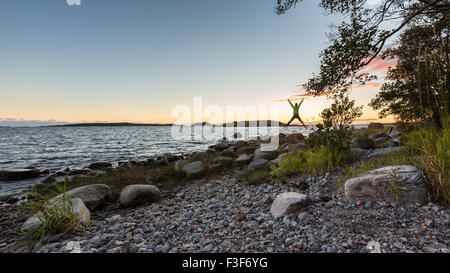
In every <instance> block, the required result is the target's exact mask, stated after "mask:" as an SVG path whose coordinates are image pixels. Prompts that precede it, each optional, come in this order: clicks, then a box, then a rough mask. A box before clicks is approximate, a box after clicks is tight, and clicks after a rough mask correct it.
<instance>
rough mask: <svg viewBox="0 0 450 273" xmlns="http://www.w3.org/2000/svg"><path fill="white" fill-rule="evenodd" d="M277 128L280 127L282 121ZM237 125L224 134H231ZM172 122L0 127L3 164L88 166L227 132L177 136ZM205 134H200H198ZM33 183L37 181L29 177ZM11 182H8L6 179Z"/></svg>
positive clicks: (1, 189)
mask: <svg viewBox="0 0 450 273" xmlns="http://www.w3.org/2000/svg"><path fill="white" fill-rule="evenodd" d="M277 128H278V127H277ZM236 129H237V130H238V131H239V132H241V133H242V134H243V136H244V138H246V139H247V138H248V137H255V136H257V135H263V136H264V135H272V134H274V133H277V132H278V131H276V129H273V130H272V131H271V129H270V128H265V127H263V128H256V127H252V128H243V127H237V128H236ZM312 129H313V127H310V128H307V129H305V128H303V127H297V126H291V127H289V128H284V127H279V132H282V133H296V132H301V133H303V134H305V135H307V134H308V133H309V132H311V131H312ZM233 133H234V131H233V128H231V129H230V128H228V129H227V131H226V133H225V135H226V136H227V137H229V138H231V137H232V135H233ZM172 135H173V134H172V127H170V126H148V127H147V126H146V127H143V126H142V127H136V126H129V127H128V126H127V127H0V170H7V169H15V168H24V167H27V166H34V167H36V168H38V169H41V170H43V169H50V170H51V171H58V170H63V169H65V168H66V167H71V168H74V167H75V168H77V167H85V166H87V165H89V164H90V163H93V162H98V161H107V162H111V163H113V164H117V162H118V161H125V160H140V159H146V158H148V157H149V156H152V155H158V154H162V153H167V152H170V153H174V154H182V153H188V152H194V151H199V150H204V149H206V148H207V147H208V146H209V145H212V144H214V143H216V142H217V140H219V139H221V138H222V137H223V135H221V134H216V135H213V136H208V137H207V139H205V138H203V139H202V137H201V134H198V132H197V134H196V135H195V136H194V135H192V136H189V135H184V137H185V138H187V139H177V138H174V137H172ZM199 136H200V137H199ZM17 183H21V185H22V186H25V185H26V184H28V183H25V182H23V181H22V182H15V183H4V182H3V183H2V182H0V195H4V194H5V193H9V192H11V190H13V189H16V188H17V187H16V186H14V185H17ZM29 183H36V182H33V181H30V182H29ZM6 184H8V185H6Z"/></svg>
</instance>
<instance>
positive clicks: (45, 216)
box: [23, 184, 84, 242]
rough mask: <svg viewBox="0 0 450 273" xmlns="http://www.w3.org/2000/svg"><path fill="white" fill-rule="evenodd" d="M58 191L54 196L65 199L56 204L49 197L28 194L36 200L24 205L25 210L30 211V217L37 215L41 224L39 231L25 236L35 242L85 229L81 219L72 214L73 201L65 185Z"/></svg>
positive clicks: (32, 193)
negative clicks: (46, 237)
mask: <svg viewBox="0 0 450 273" xmlns="http://www.w3.org/2000/svg"><path fill="white" fill-rule="evenodd" d="M58 189H59V191H58V192H54V193H53V194H54V195H58V194H60V193H62V194H63V198H62V199H61V200H60V201H56V202H55V201H51V200H50V198H49V197H47V196H45V195H42V194H39V193H36V192H29V193H28V194H30V195H31V196H33V197H35V199H36V200H35V201H31V202H29V203H28V204H26V205H24V206H23V209H25V210H27V211H29V212H30V216H33V215H36V216H37V217H38V218H39V220H40V222H41V225H40V227H39V228H38V229H36V230H35V231H31V232H27V233H24V234H23V235H24V236H25V237H26V238H29V239H31V240H32V241H33V242H36V241H42V240H43V239H44V238H45V236H46V235H51V234H65V233H68V232H71V231H73V230H75V229H83V228H84V225H83V223H81V220H80V219H81V217H77V216H76V215H75V214H74V213H73V212H72V200H71V198H70V197H69V196H66V194H65V193H66V187H65V184H64V186H63V188H62V189H61V188H58ZM81 213H83V212H81ZM80 216H81V215H80Z"/></svg>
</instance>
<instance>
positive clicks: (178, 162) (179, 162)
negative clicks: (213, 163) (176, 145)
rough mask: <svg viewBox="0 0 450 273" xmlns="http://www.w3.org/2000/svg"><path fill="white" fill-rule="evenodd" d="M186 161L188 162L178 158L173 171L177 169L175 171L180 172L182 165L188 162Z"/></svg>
mask: <svg viewBox="0 0 450 273" xmlns="http://www.w3.org/2000/svg"><path fill="white" fill-rule="evenodd" d="M188 163H189V162H187V161H186V160H184V159H180V160H178V161H177V162H175V164H174V166H173V168H174V169H175V171H177V172H182V171H183V168H184V166H186V164H188Z"/></svg>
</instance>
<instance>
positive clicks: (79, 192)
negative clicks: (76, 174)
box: [52, 184, 112, 211]
mask: <svg viewBox="0 0 450 273" xmlns="http://www.w3.org/2000/svg"><path fill="white" fill-rule="evenodd" d="M66 196H70V197H72V198H80V199H81V200H83V203H84V204H85V205H86V207H87V208H88V209H89V210H91V211H94V210H96V209H97V208H99V207H101V206H103V205H104V204H106V203H107V202H108V201H109V200H110V199H111V196H112V191H111V188H110V187H109V186H108V185H106V184H91V185H86V186H82V187H78V188H75V189H72V190H70V191H68V192H66ZM62 197H63V195H62V194H60V195H58V196H56V197H54V198H53V199H52V200H57V199H62Z"/></svg>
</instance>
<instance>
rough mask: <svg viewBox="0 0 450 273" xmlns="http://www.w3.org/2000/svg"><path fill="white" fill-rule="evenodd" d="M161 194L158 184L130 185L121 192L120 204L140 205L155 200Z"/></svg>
mask: <svg viewBox="0 0 450 273" xmlns="http://www.w3.org/2000/svg"><path fill="white" fill-rule="evenodd" d="M160 196H161V192H160V191H159V189H158V188H157V187H156V186H153V185H128V186H126V187H125V188H123V189H122V191H121V192H120V196H119V204H120V205H121V206H123V207H131V206H139V205H142V204H145V203H149V202H155V201H156V200H158V199H159V197H160Z"/></svg>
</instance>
